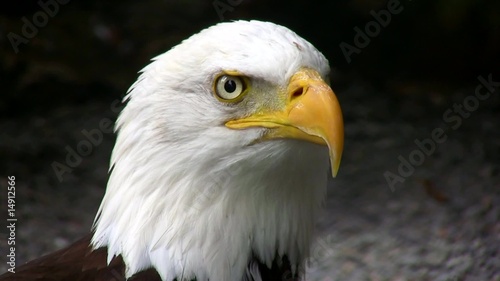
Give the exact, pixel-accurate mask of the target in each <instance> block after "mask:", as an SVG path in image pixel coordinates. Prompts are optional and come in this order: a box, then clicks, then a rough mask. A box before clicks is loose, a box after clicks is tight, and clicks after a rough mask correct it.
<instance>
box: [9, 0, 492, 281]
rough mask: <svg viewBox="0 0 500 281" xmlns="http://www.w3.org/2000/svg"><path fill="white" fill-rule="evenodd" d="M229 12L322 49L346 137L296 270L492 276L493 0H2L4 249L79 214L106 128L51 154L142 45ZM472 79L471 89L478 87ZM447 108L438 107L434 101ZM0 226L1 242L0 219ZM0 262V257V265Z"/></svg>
mask: <svg viewBox="0 0 500 281" xmlns="http://www.w3.org/2000/svg"><path fill="white" fill-rule="evenodd" d="M236 19H259V20H267V21H273V22H275V23H278V24H281V25H284V26H287V27H289V28H290V29H292V30H294V31H295V32H296V33H298V34H299V35H301V36H302V37H304V38H305V39H307V40H309V41H310V42H311V43H313V45H315V46H316V47H317V48H318V49H319V50H320V51H321V52H323V54H324V55H325V56H326V57H327V58H328V59H329V61H330V65H331V67H332V73H331V81H332V88H333V90H334V91H335V92H336V94H337V96H338V98H339V100H340V103H341V105H342V108H343V111H344V118H345V122H346V140H345V142H346V147H345V152H344V158H343V164H342V167H341V170H340V175H339V177H338V178H337V179H335V180H332V181H331V187H330V188H329V193H328V199H327V200H326V204H325V205H326V210H325V213H324V215H323V216H322V218H321V223H320V225H319V228H318V238H317V241H316V246H315V247H313V253H312V261H311V263H310V269H309V271H308V272H309V273H308V275H307V279H308V280H325V281H326V280H500V250H499V249H500V219H499V218H500V181H499V179H500V130H499V129H498V122H499V121H500V119H499V117H500V112H499V109H500V98H499V97H498V88H499V84H498V83H499V82H500V71H499V70H500V1H495V0H479V1H477V0H460V1H445V0H400V1H397V0H390V1H386V0H364V1H363V0H350V1H315V2H312V1H311V2H306V1H297V0H291V1H264V0H240V1H238V0H214V1H201V0H180V1H166V0H163V1H160V0H149V1H95V0H91V1H77V0H73V1H68V0H64V1H63V0H60V1H59V2H58V1H56V0H40V1H10V2H8V3H4V4H3V5H2V9H1V11H0V42H1V45H0V85H1V90H0V97H1V99H0V118H1V119H0V120H1V121H0V159H2V161H0V177H1V178H2V179H1V180H0V187H1V188H2V193H1V194H2V202H1V206H2V218H3V217H4V216H5V215H6V198H5V196H6V189H7V187H6V186H7V183H6V181H7V179H6V178H7V176H8V175H15V176H16V191H17V193H16V201H17V204H16V215H17V216H18V219H19V222H18V228H17V236H16V237H17V241H18V242H17V244H18V247H17V248H16V249H17V257H18V264H20V263H23V262H26V261H27V260H30V259H33V258H35V257H38V256H40V255H42V254H44V253H47V252H50V251H53V250H54V249H57V248H60V247H63V246H66V245H68V244H69V243H71V242H72V241H74V240H76V239H77V238H78V237H80V236H82V235H83V234H85V233H88V231H89V229H90V227H91V224H92V220H93V217H94V215H95V213H96V211H97V208H98V206H99V203H100V200H101V198H102V195H103V194H104V190H105V186H106V180H107V169H108V168H109V165H108V161H109V155H110V153H111V150H112V147H113V142H114V135H113V134H111V133H105V132H104V133H102V140H101V141H99V142H98V143H97V144H95V145H93V146H92V148H91V151H90V152H89V153H88V155H85V156H82V157H80V158H81V159H80V160H78V159H77V160H78V161H77V160H75V161H76V162H78V163H76V164H75V165H74V167H71V166H70V165H68V159H67V157H68V156H67V155H68V153H70V152H69V151H71V150H76V149H77V148H78V146H79V145H80V144H81V143H82V141H85V140H87V137H86V136H85V134H84V133H83V130H86V131H92V130H95V129H99V124H100V122H102V120H108V119H109V120H111V121H114V120H115V119H116V117H117V112H118V111H119V110H118V109H119V107H120V106H118V105H117V103H116V101H117V100H120V99H121V98H122V97H123V95H124V94H125V93H126V91H127V89H128V87H129V86H130V85H131V84H132V83H133V82H134V81H135V79H136V78H137V72H138V71H139V70H140V69H141V68H142V67H144V66H145V65H147V64H148V63H149V61H150V59H151V58H152V57H154V56H156V55H158V54H161V53H163V52H165V51H167V50H168V49H170V48H171V47H172V46H174V45H176V44H178V43H180V42H181V41H182V40H183V39H185V38H187V37H189V36H190V35H191V34H193V33H196V32H198V31H199V30H201V29H203V28H205V27H208V26H210V25H213V24H216V23H218V22H221V21H231V20H236ZM228 36H231V35H230V34H228ZM478 77H482V78H481V79H479V78H478ZM481 81H483V82H481ZM484 81H489V82H488V83H486V84H489V85H488V86H487V85H485V82H484ZM495 83H496V84H495ZM479 85H483V86H482V87H483V88H482V89H481V91H480V92H481V93H482V94H483V96H486V95H487V97H486V98H484V99H481V100H480V99H478V98H477V96H475V93H476V88H477V87H478V86H479ZM464 102H466V104H464ZM467 102H468V103H467ZM457 106H459V107H461V108H462V109H463V110H464V111H462V113H460V112H459V111H458V109H457ZM449 111H451V113H450V114H449V115H448V117H449V118H454V119H453V120H454V121H453V122H450V120H449V118H448V119H447V118H446V117H444V114H445V113H446V112H449ZM458 122H459V123H458ZM436 128H438V129H442V130H443V131H444V132H445V135H446V137H447V138H446V141H445V142H444V143H440V144H438V143H435V149H433V151H432V152H431V153H428V154H425V156H424V159H423V161H422V162H421V163H418V165H413V166H415V167H414V171H412V172H411V173H410V175H401V173H400V172H398V167H399V166H400V165H401V162H402V160H401V158H403V159H406V160H408V159H410V158H409V157H410V155H412V152H414V151H416V150H419V149H420V148H419V147H418V146H417V145H416V141H417V142H418V141H422V140H424V139H428V138H432V132H433V130H435V129H436ZM420 150H421V149H420ZM422 155H424V154H422ZM73 160H74V159H73ZM390 174H392V175H393V176H392V178H391V177H389V180H388V176H387V175H390ZM398 176H399V178H398ZM395 178H396V179H397V180H394V179H395ZM0 232H1V234H2V237H0V238H2V239H1V241H0V246H1V249H2V251H1V252H2V255H3V253H4V251H3V249H6V248H5V247H6V237H7V236H6V233H5V229H4V228H3V229H2V230H0ZM4 238H5V239H4ZM6 269H7V267H6V264H5V263H4V262H2V263H0V272H3V271H5V270H6Z"/></svg>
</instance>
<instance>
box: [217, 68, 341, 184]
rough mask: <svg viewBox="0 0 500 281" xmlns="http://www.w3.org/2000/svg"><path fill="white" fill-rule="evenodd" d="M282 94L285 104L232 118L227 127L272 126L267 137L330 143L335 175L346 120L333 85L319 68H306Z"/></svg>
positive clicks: (293, 77)
mask: <svg viewBox="0 0 500 281" xmlns="http://www.w3.org/2000/svg"><path fill="white" fill-rule="evenodd" d="M277 96H279V95H277ZM281 98H284V99H286V100H285V101H284V103H283V104H284V105H285V106H284V108H282V109H279V110H272V111H270V112H264V113H263V112H258V113H256V114H253V115H250V116H248V117H245V118H242V119H237V120H230V121H228V122H226V124H225V125H226V127H228V128H231V129H244V128H249V127H264V128H268V129H269V130H268V132H267V134H266V135H265V136H264V139H277V138H293V139H300V140H305V141H309V142H313V143H317V144H321V145H327V146H328V148H329V154H330V163H331V168H332V176H333V177H335V176H336V175H337V172H338V169H339V166H340V159H341V157H342V150H343V146H344V124H343V120H342V111H341V109H340V105H339V102H338V100H337V97H336V96H335V94H334V93H333V91H332V89H331V88H330V87H329V86H328V85H327V84H326V83H325V82H324V81H323V79H322V78H321V76H320V74H319V73H318V72H317V71H315V70H312V69H309V68H303V69H301V70H299V71H298V72H296V73H295V74H294V75H293V76H292V78H291V79H290V82H289V84H288V87H287V90H286V95H284V96H282V97H281Z"/></svg>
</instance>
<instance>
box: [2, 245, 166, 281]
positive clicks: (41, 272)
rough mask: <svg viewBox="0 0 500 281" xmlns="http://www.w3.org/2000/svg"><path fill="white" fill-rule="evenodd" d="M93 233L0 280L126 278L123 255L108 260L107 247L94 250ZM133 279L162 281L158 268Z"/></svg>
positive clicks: (101, 280)
mask: <svg viewBox="0 0 500 281" xmlns="http://www.w3.org/2000/svg"><path fill="white" fill-rule="evenodd" d="M90 238H91V235H87V236H86V237H84V238H83V239H81V240H79V241H77V242H75V243H74V244H72V245H70V246H68V247H66V248H64V249H62V250H59V251H56V252H54V253H51V254H48V255H46V256H43V257H41V258H39V259H36V260H33V261H30V262H28V263H26V264H24V265H22V266H19V267H16V269H15V272H16V273H10V272H7V273H5V274H3V275H0V281H7V280H8V281H21V280H22V281H28V280H33V281H63V280H64V281H89V280H95V281H125V280H126V279H125V265H124V263H123V260H122V258H121V256H119V257H116V258H114V259H113V260H112V261H111V263H110V264H109V266H108V265H107V264H106V258H107V253H106V248H101V249H97V250H95V251H92V249H91V248H90V246H89V245H90ZM129 280H131V281H132V280H133V281H161V278H160V276H159V275H158V273H157V272H156V270H154V269H149V270H146V271H142V272H140V273H138V274H136V275H134V276H133V277H132V278H130V279H129Z"/></svg>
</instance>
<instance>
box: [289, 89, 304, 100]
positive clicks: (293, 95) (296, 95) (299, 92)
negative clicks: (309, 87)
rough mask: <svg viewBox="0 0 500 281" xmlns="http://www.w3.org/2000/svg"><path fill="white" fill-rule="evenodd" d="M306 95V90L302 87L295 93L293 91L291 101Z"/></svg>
mask: <svg viewBox="0 0 500 281" xmlns="http://www.w3.org/2000/svg"><path fill="white" fill-rule="evenodd" d="M303 93H304V88H302V87H300V88H298V89H296V90H295V91H293V93H292V95H291V96H290V99H292V100H293V99H295V98H298V97H300V96H302V94H303Z"/></svg>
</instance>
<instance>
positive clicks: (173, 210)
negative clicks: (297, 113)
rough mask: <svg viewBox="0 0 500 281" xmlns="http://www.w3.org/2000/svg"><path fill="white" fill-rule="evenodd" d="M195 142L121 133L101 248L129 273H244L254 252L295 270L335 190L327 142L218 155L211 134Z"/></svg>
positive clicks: (99, 234)
mask: <svg viewBox="0 0 500 281" xmlns="http://www.w3.org/2000/svg"><path fill="white" fill-rule="evenodd" d="M186 145H189V146H191V150H190V151H195V152H196V153H182V152H180V151H182V150H181V149H179V148H177V149H175V150H174V149H172V148H170V149H168V148H167V146H166V145H165V144H163V146H162V144H161V143H159V144H158V146H156V147H157V148H158V149H157V150H155V149H151V148H150V147H151V146H149V149H148V150H146V148H143V149H142V150H140V151H134V150H133V149H128V150H127V149H121V147H120V141H119V140H118V141H117V147H115V152H117V151H119V152H120V153H119V155H118V154H116V153H115V152H114V155H113V162H114V167H113V170H112V172H111V176H110V180H109V183H108V187H107V191H106V195H105V197H104V199H103V202H102V204H101V207H100V209H99V213H98V216H97V218H96V222H95V225H94V232H95V234H94V236H93V239H92V245H93V247H94V248H100V247H107V248H108V262H109V261H110V260H111V259H112V258H113V257H114V256H118V255H121V256H122V257H123V260H124V262H125V264H126V275H127V276H128V277H130V276H132V275H133V274H135V273H137V272H140V271H142V270H144V269H147V268H151V267H154V268H155V269H156V270H157V271H158V273H159V274H160V276H161V277H162V279H163V280H164V281H167V280H168V281H170V280H173V279H175V278H177V280H191V279H193V278H196V279H197V280H208V279H210V280H228V281H232V280H234V281H240V280H243V278H245V277H244V275H245V272H246V271H247V272H248V267H249V265H250V264H251V261H252V259H253V258H256V259H258V260H259V261H260V262H262V264H264V265H267V267H268V268H271V267H272V264H273V261H275V260H276V259H280V258H282V257H285V256H286V257H287V259H288V260H289V262H290V264H291V265H292V271H294V272H296V271H297V270H298V268H297V267H301V266H302V265H303V263H304V260H305V258H306V257H307V255H308V251H309V246H310V243H311V236H312V234H313V228H314V224H315V219H316V217H317V214H318V211H319V208H320V206H321V204H322V201H323V198H324V195H325V191H326V180H327V173H326V171H327V169H328V153H327V151H326V148H325V147H321V146H317V145H314V144H309V143H304V142H300V141H293V140H276V141H269V142H263V143H259V144H256V145H252V146H248V147H247V149H244V150H241V148H240V149H239V150H236V149H231V148H229V149H227V150H226V151H224V152H219V154H218V155H217V156H214V155H210V154H209V153H208V152H206V151H210V150H207V147H206V145H207V143H206V142H204V143H203V144H201V143H195V142H192V143H189V144H186ZM137 147H143V146H137ZM153 147H155V146H153ZM169 147H171V146H169Z"/></svg>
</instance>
